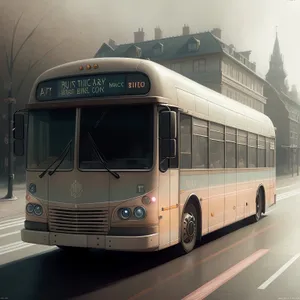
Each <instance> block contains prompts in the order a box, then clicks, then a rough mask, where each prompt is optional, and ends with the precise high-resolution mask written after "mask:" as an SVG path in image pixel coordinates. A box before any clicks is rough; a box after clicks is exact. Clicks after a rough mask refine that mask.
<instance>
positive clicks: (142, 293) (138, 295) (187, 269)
mask: <svg viewBox="0 0 300 300" xmlns="http://www.w3.org/2000/svg"><path fill="white" fill-rule="evenodd" d="M275 225H276V224H271V225H268V226H266V227H264V228H262V229H260V230H258V231H254V232H252V233H250V234H248V235H247V236H245V237H243V238H242V239H240V240H238V241H237V242H235V243H232V244H231V245H229V246H227V247H225V248H222V249H221V250H219V251H216V252H214V253H212V254H210V255H208V256H206V257H205V258H202V259H199V260H196V261H195V262H194V264H193V265H192V266H187V267H185V268H181V269H180V270H179V271H177V272H176V273H173V274H171V275H169V276H165V278H163V279H162V280H160V281H159V282H158V283H156V284H155V285H152V286H149V287H148V288H145V289H143V290H141V291H140V292H138V293H136V294H135V295H133V296H131V297H129V299H128V300H136V299H139V298H141V297H143V296H145V295H146V294H148V293H150V292H152V291H153V290H154V289H156V288H157V287H158V286H161V285H163V284H165V283H166V282H168V281H170V280H172V279H174V278H177V277H178V276H181V275H183V274H185V273H187V272H190V271H193V270H194V269H195V268H196V267H197V266H200V265H201V264H203V263H206V262H208V261H210V260H212V259H213V258H215V257H218V256H219V255H220V254H223V253H226V252H228V251H229V250H231V249H233V248H235V247H237V246H238V245H241V244H243V243H245V242H247V241H249V240H250V239H252V238H255V237H257V236H259V235H260V234H263V233H266V232H267V231H269V230H271V229H273V228H274V227H275Z"/></svg>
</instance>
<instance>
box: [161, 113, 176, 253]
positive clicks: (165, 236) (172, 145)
mask: <svg viewBox="0 0 300 300" xmlns="http://www.w3.org/2000/svg"><path fill="white" fill-rule="evenodd" d="M177 127H178V125H177V116H176V112H171V111H166V110H163V111H161V112H160V115H159V153H160V155H159V232H160V237H159V244H160V248H164V247H167V246H169V245H173V244H176V243H178V241H179V171H178V158H177V156H178V151H177V149H178V147H177Z"/></svg>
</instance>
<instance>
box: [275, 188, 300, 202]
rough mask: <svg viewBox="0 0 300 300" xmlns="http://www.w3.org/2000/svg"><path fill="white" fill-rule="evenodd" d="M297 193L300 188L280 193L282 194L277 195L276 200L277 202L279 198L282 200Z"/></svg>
mask: <svg viewBox="0 0 300 300" xmlns="http://www.w3.org/2000/svg"><path fill="white" fill-rule="evenodd" d="M299 194H300V189H297V190H293V191H290V192H286V193H282V194H279V195H277V198H276V201H277V202H278V201H281V200H284V199H287V198H290V197H293V196H297V195H299Z"/></svg>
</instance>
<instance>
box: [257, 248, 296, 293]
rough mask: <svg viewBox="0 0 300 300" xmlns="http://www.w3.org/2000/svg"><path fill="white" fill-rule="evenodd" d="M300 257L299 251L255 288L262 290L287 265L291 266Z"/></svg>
mask: <svg viewBox="0 0 300 300" xmlns="http://www.w3.org/2000/svg"><path fill="white" fill-rule="evenodd" d="M299 257H300V253H298V254H296V255H295V256H294V257H292V258H291V259H290V260H289V261H288V262H287V263H285V264H284V265H283V266H282V267H281V268H280V269H279V270H278V271H277V272H276V273H274V274H273V275H272V276H271V277H270V278H269V279H268V280H266V281H265V282H264V283H263V284H262V285H260V286H259V287H258V288H257V289H258V290H264V289H265V288H267V287H268V286H269V285H270V284H271V283H272V282H273V281H274V280H275V279H276V278H277V277H279V276H280V275H281V274H282V273H283V272H284V271H285V270H286V269H287V268H288V267H289V266H291V265H292V264H293V263H294V262H295V261H296V260H297V259H298V258H299Z"/></svg>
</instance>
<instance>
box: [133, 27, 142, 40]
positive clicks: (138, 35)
mask: <svg viewBox="0 0 300 300" xmlns="http://www.w3.org/2000/svg"><path fill="white" fill-rule="evenodd" d="M144 39H145V32H144V30H143V28H139V29H138V31H136V32H134V43H142V42H144Z"/></svg>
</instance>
